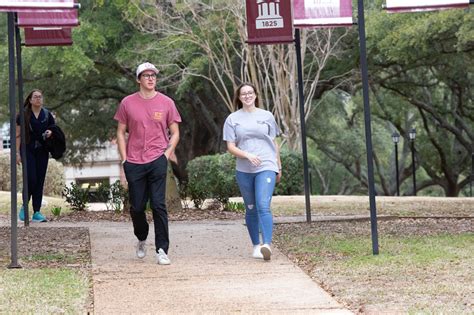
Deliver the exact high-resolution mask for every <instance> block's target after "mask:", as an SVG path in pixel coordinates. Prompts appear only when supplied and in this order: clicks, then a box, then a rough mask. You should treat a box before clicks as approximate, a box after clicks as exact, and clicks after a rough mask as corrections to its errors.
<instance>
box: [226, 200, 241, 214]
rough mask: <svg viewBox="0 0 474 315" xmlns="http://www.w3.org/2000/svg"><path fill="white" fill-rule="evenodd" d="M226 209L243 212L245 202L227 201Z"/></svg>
mask: <svg viewBox="0 0 474 315" xmlns="http://www.w3.org/2000/svg"><path fill="white" fill-rule="evenodd" d="M227 209H228V210H229V211H233V212H240V213H244V212H245V204H244V203H243V202H233V201H229V202H228V203H227Z"/></svg>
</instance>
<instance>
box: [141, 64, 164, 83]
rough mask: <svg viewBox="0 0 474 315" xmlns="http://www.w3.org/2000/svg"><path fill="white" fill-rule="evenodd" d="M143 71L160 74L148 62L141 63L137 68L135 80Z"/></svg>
mask: <svg viewBox="0 0 474 315" xmlns="http://www.w3.org/2000/svg"><path fill="white" fill-rule="evenodd" d="M145 70H151V71H153V72H155V73H156V74H158V72H160V71H158V69H156V67H155V65H154V64H152V63H149V62H145V63H142V64H141V65H139V66H138V68H137V79H138V77H139V76H140V74H141V73H142V72H143V71H145Z"/></svg>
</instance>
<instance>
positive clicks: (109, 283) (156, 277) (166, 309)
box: [90, 221, 351, 314]
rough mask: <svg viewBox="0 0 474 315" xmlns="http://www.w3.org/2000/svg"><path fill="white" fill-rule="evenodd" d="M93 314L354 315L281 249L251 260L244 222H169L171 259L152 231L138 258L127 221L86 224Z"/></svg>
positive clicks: (133, 238)
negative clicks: (164, 260)
mask: <svg viewBox="0 0 474 315" xmlns="http://www.w3.org/2000/svg"><path fill="white" fill-rule="evenodd" d="M90 235H91V245H92V264H93V280H94V312H95V314H183V313H187V314H189V313H193V314H213V313H214V314H215V313H219V314H223V313H224V314H228V313H244V314H248V313H251V314H257V313H258V314H266V313H267V314H351V312H349V311H348V310H346V309H344V308H343V307H342V306H341V305H340V304H339V303H337V302H336V301H335V300H334V299H332V298H331V297H330V296H329V294H328V293H327V292H325V291H324V290H323V289H321V288H320V287H319V286H318V285H317V284H316V283H315V282H313V281H312V280H311V279H310V278H309V277H308V276H307V275H306V274H305V273H304V272H303V271H302V270H301V269H300V268H298V267H296V266H295V265H293V264H292V263H291V262H290V261H289V260H288V259H287V258H286V257H285V256H284V255H283V254H281V253H280V252H278V251H277V250H276V249H275V250H274V255H273V257H272V260H271V262H264V261H263V260H256V259H253V258H251V256H250V253H251V248H250V246H249V240H248V235H247V231H246V228H245V226H244V225H243V224H242V222H241V221H215V222H214V221H213V222H171V223H170V236H171V243H172V244H171V247H170V250H169V256H170V259H171V260H172V264H171V265H169V266H160V265H158V264H157V263H156V260H155V256H154V244H153V243H154V242H153V241H152V240H154V237H153V234H152V233H151V234H150V235H149V238H148V240H149V242H148V244H147V248H148V254H147V256H146V257H145V258H144V259H143V260H139V259H137V258H135V251H134V245H135V237H134V236H133V233H132V228H131V223H112V222H110V223H109V222H107V223H101V224H100V225H97V224H93V225H90Z"/></svg>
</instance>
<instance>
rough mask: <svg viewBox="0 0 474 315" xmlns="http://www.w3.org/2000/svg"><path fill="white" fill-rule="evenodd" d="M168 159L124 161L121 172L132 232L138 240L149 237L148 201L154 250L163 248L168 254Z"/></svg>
mask: <svg viewBox="0 0 474 315" xmlns="http://www.w3.org/2000/svg"><path fill="white" fill-rule="evenodd" d="M167 167H168V160H167V159H166V156H165V155H164V154H163V155H161V156H160V157H159V158H157V159H156V160H154V161H152V162H150V163H146V164H134V163H130V162H125V163H124V165H123V170H124V171H125V177H126V178H127V182H128V193H129V200H130V216H131V217H132V222H133V232H134V234H135V236H136V237H137V238H138V240H140V241H144V240H146V238H147V236H148V222H147V220H146V215H145V208H146V205H147V202H148V201H150V207H151V209H152V213H153V222H154V225H155V246H156V251H157V252H158V249H160V248H162V249H163V250H164V251H165V253H168V247H169V232H168V212H167V210H166V171H167Z"/></svg>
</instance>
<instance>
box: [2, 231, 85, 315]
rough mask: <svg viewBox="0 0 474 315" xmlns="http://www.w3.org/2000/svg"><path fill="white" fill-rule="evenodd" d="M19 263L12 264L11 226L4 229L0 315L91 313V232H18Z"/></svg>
mask: <svg viewBox="0 0 474 315" xmlns="http://www.w3.org/2000/svg"><path fill="white" fill-rule="evenodd" d="M18 258H19V259H18V262H19V264H20V265H21V266H22V268H21V269H7V268H6V267H7V266H8V265H9V264H10V263H11V261H10V259H11V258H10V227H9V226H0V266H3V267H4V268H1V269H0V314H64V313H65V314H83V313H86V312H87V310H88V309H90V303H91V299H90V298H91V287H92V281H91V275H90V244H89V231H88V229H86V228H75V227H68V228H56V227H49V228H45V227H41V226H31V227H29V228H25V227H20V228H19V229H18Z"/></svg>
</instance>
